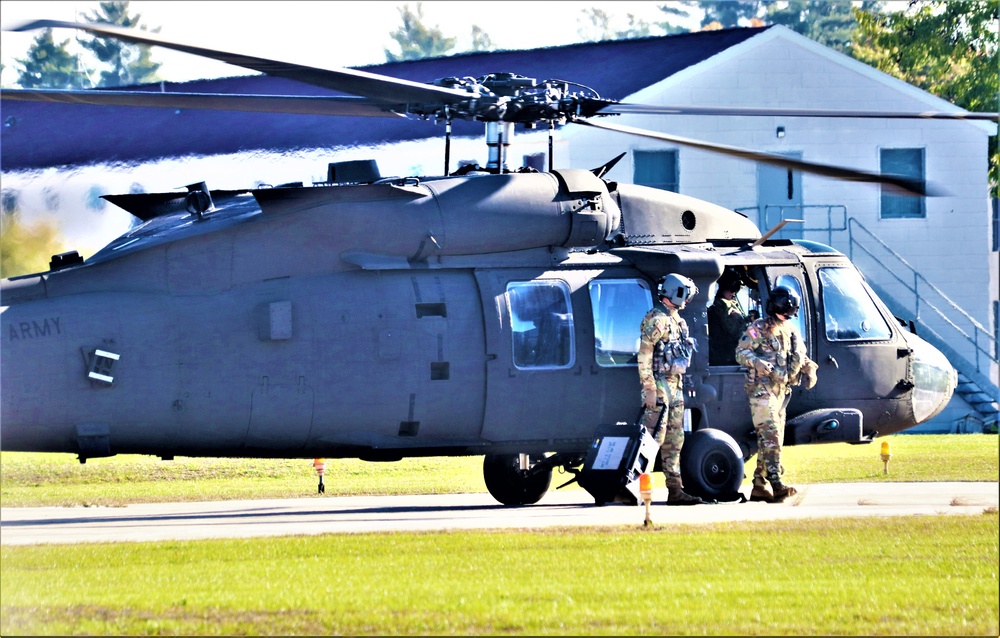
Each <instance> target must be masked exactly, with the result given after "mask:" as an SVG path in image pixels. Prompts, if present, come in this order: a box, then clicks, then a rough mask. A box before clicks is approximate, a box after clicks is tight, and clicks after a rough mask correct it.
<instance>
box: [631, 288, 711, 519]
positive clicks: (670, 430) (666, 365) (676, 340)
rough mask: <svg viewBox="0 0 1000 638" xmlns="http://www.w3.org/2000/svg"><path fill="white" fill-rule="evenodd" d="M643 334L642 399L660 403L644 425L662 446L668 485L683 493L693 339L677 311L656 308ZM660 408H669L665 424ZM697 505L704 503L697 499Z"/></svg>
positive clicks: (646, 319) (645, 320)
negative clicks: (686, 401) (652, 397)
mask: <svg viewBox="0 0 1000 638" xmlns="http://www.w3.org/2000/svg"><path fill="white" fill-rule="evenodd" d="M640 332H641V339H640V342H639V356H638V362H639V381H640V382H641V383H642V400H643V402H644V403H645V401H646V397H647V396H648V394H649V393H650V392H655V393H656V402H657V407H656V408H645V409H644V411H643V413H642V424H643V425H645V426H646V429H647V430H649V432H650V433H651V434H652V435H653V437H654V438H655V439H656V441H657V443H659V444H660V460H661V461H662V464H663V474H664V475H665V476H666V479H667V486H668V487H670V486H672V485H673V486H675V487H676V490H677V491H680V490H681V470H680V455H681V446H683V445H684V380H683V373H684V371H686V369H687V363H688V361H689V360H690V355H691V351H692V349H693V347H694V340H693V339H691V338H690V336H689V335H688V328H687V322H685V321H684V319H683V318H681V316H680V314H679V313H678V312H677V309H676V308H671V309H669V310H666V311H664V310H663V309H661V308H656V307H654V308H653V309H652V310H650V311H649V312H648V313H646V316H645V317H644V318H643V320H642V324H641V326H640ZM685 354H686V355H687V359H685V358H684V355H685ZM661 405H665V406H667V409H666V414H665V415H664V417H663V422H662V423H661V424H658V423H657V421H658V420H659V417H660V406H661ZM685 496H686V495H685ZM689 498H695V497H689ZM668 502H669V501H668ZM696 502H701V501H700V499H696Z"/></svg>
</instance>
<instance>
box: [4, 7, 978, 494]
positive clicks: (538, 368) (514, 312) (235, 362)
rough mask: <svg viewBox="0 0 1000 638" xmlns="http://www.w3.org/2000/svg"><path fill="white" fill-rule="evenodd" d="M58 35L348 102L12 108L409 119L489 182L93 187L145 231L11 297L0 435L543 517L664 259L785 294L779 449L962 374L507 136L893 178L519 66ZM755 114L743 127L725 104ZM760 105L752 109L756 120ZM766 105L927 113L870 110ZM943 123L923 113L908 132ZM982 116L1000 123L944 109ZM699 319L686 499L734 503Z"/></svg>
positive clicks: (732, 367)
mask: <svg viewBox="0 0 1000 638" xmlns="http://www.w3.org/2000/svg"><path fill="white" fill-rule="evenodd" d="M48 27H68V28H76V29H82V30H84V31H88V32H90V33H92V34H94V35H97V36H102V37H113V38H118V39H121V40H124V41H127V42H131V43H137V44H151V45H159V46H164V47H168V48H171V49H176V50H179V51H184V52H188V53H194V54H198V55H202V56H207V57H209V58H213V59H217V60H222V61H225V62H229V63H231V64H235V65H238V66H242V67H245V68H249V69H253V70H257V71H262V72H266V73H268V74H273V75H278V76H282V77H285V78H291V79H295V80H299V81H302V82H307V83H310V84H314V85H319V86H321V87H325V88H328V89H333V90H336V91H339V92H342V93H346V94H348V95H346V96H344V95H341V96H331V97H309V98H304V97H284V96H242V95H205V94H177V93H151V92H145V93H140V92H136V93H133V92H128V91H76V92H73V91H37V90H36V91H33V90H23V91H13V90H11V91H7V90H5V91H4V92H3V93H2V98H3V100H5V101H6V100H14V99H24V100H35V101H38V100H41V101H76V102H84V103H92V104H112V105H133V106H164V107H169V108H207V109H233V110H251V111H253V110H258V111H261V110H263V111H274V112H288V113H310V114H328V115H349V116H388V117H400V116H412V117H415V118H418V119H434V120H436V121H439V122H444V123H445V124H446V125H448V129H447V131H446V132H450V123H451V121H452V120H454V119H467V120H478V121H483V122H485V123H486V132H487V138H488V139H487V142H488V144H489V149H490V157H489V162H488V164H487V166H486V167H485V168H484V169H480V170H472V171H468V172H466V173H465V174H456V173H452V174H449V172H450V171H449V168H448V163H449V160H448V157H447V151H446V159H445V175H444V176H441V177H426V176H421V177H388V178H384V177H381V176H380V175H379V172H378V169H377V166H376V165H375V164H374V162H343V163H334V164H331V165H330V168H329V180H328V182H329V183H324V184H321V185H313V186H301V185H293V186H286V187H276V188H261V189H256V190H239V191H233V190H210V189H208V188H207V187H205V186H204V185H203V184H201V185H195V186H191V187H188V191H187V192H183V191H182V192H170V193H154V194H129V195H108V196H106V199H108V200H109V201H111V202H112V203H114V204H116V205H118V206H120V207H122V208H124V209H125V210H127V211H128V212H130V213H131V214H132V215H134V216H136V217H137V218H139V219H140V220H141V221H142V223H141V224H140V225H138V226H137V227H135V228H134V229H133V230H131V231H129V232H127V233H126V234H125V235H123V236H121V237H119V238H117V239H115V240H114V241H112V242H111V243H110V244H109V245H108V246H106V247H105V248H104V249H102V250H101V251H99V252H98V253H96V254H95V255H93V256H92V257H90V258H89V259H86V260H82V259H81V258H80V257H79V255H76V254H75V253H68V254H63V255H57V256H55V257H53V260H52V263H51V269H50V270H49V271H48V272H44V273H39V274H34V275H29V276H23V277H16V278H13V279H10V280H5V281H4V282H3V287H2V293H0V294H2V302H0V303H2V304H3V306H4V309H3V313H2V330H3V332H2V334H3V345H2V348H3V350H2V355H3V357H2V374H3V377H2V378H3V401H2V404H3V407H2V428H3V429H2V446H3V449H4V450H23V451H44V452H64V453H65V452H69V453H77V454H79V458H80V460H81V461H85V460H86V459H87V458H96V457H103V456H109V455H113V454H117V453H134V454H151V455H158V456H161V457H163V458H165V459H169V458H172V457H174V456H175V455H186V456H220V457H221V456H229V457H286V458H314V457H329V458H348V457H350V458H361V459H367V460H373V461H391V460H398V459H401V458H403V457H409V456H463V455H484V456H485V461H484V465H483V472H484V476H485V480H486V485H487V487H488V489H489V491H490V493H491V494H492V495H493V496H494V497H495V498H496V499H497V500H498V501H500V502H501V503H504V504H528V503H534V502H537V501H538V500H539V499H540V498H541V497H542V496H543V495H544V494H545V492H546V491H547V490H548V488H549V486H550V483H551V477H552V472H553V470H554V469H556V468H563V469H565V470H567V471H570V472H573V473H577V472H579V467H580V466H581V464H582V463H583V460H584V457H585V454H586V452H587V449H588V446H589V445H590V444H591V443H592V441H593V439H594V434H595V430H596V429H597V428H598V426H600V425H602V424H604V425H607V424H614V423H617V422H622V421H631V420H633V419H634V418H635V415H636V412H637V411H638V408H639V403H640V398H639V397H640V395H639V382H638V375H637V372H636V365H635V360H636V352H637V349H638V340H639V334H638V327H639V323H640V320H641V318H642V316H643V315H644V314H645V312H646V311H647V310H648V309H649V308H650V307H651V306H652V304H653V298H652V294H651V292H650V291H651V290H653V289H655V285H656V282H657V280H658V279H659V278H660V277H662V276H663V275H665V274H667V273H678V274H681V275H684V276H686V277H689V278H691V279H692V280H693V281H694V282H695V283H696V284H697V286H698V288H699V289H700V290H702V291H705V292H703V293H702V295H703V296H701V297H700V298H701V299H702V300H704V302H707V301H708V298H707V296H704V295H707V292H708V291H710V290H711V288H712V286H713V283H714V282H716V281H717V280H718V279H719V278H720V276H722V274H723V273H724V272H725V271H727V270H728V271H730V272H733V273H736V274H737V275H738V276H739V277H740V278H741V280H742V282H743V283H744V284H745V285H746V287H747V288H746V289H747V290H748V291H749V293H750V294H749V297H748V298H747V300H746V302H747V303H749V304H751V305H753V306H755V307H758V308H759V307H763V305H764V304H765V303H766V301H767V299H768V295H769V291H770V290H771V289H772V288H774V287H775V286H777V285H786V286H790V287H791V288H793V289H794V290H797V291H798V292H799V293H800V295H801V298H802V312H801V313H800V315H799V322H800V323H799V328H800V329H801V332H802V334H803V335H804V336H805V339H806V342H807V344H808V351H809V354H810V357H811V358H812V359H814V360H815V361H817V362H818V363H819V365H820V370H819V375H818V376H819V382H818V384H817V385H816V386H815V387H814V388H813V389H811V390H809V391H804V390H802V389H799V390H797V391H796V393H795V394H794V396H793V400H792V402H791V404H790V406H789V410H788V414H789V421H788V425H787V431H786V443H787V444H804V443H822V442H831V441H848V442H865V441H870V440H871V439H872V438H873V437H875V436H877V435H886V434H891V433H894V432H899V431H901V430H904V429H906V428H908V427H911V426H914V425H916V424H918V423H921V422H922V421H925V420H927V419H929V418H930V417H932V416H933V415H935V414H936V413H938V412H939V411H940V410H941V409H942V408H943V407H944V406H945V404H946V403H947V402H948V400H949V398H950V397H951V394H952V391H953V389H954V387H955V376H956V375H955V372H954V370H953V369H952V367H951V365H950V364H949V363H948V361H947V360H946V359H945V358H944V356H943V355H941V354H940V353H939V352H938V351H937V350H935V349H934V348H933V347H931V346H930V345H928V344H927V343H926V342H924V341H923V340H922V339H920V338H919V337H917V336H916V335H915V334H912V333H910V332H908V331H906V330H905V329H903V327H902V326H901V322H899V321H897V320H895V319H894V318H893V317H892V315H891V314H890V312H889V311H888V310H887V309H886V306H885V305H884V304H883V303H882V301H880V300H879V298H878V297H877V296H876V295H875V294H874V293H873V292H872V290H871V288H869V287H868V285H867V284H866V283H865V281H864V278H863V277H862V275H861V274H860V273H859V272H858V270H857V269H856V268H855V267H854V266H853V265H852V264H851V263H850V261H849V260H848V259H847V258H846V257H845V256H844V255H843V254H841V253H839V252H837V251H835V250H833V249H831V248H829V247H827V246H824V245H821V244H818V243H814V242H809V241H788V240H775V239H769V238H768V235H767V234H766V235H764V236H762V235H761V232H760V231H759V230H758V228H757V227H756V226H755V225H754V224H753V223H752V222H751V221H749V220H748V219H747V218H746V217H745V216H743V215H741V214H738V213H736V212H733V211H731V210H728V209H725V208H722V207H720V206H717V205H714V204H711V203H708V202H705V201H701V200H697V199H694V198H691V197H686V196H683V195H679V194H677V193H672V192H667V191H662V190H656V189H652V188H647V187H642V186H636V185H631V184H619V183H614V182H609V181H606V180H604V179H602V177H603V176H604V175H605V174H606V172H607V171H608V170H609V169H610V167H611V166H612V164H613V162H609V163H608V164H607V165H605V166H602V167H600V168H597V169H594V170H593V171H587V170H575V169H553V168H552V162H551V156H550V163H549V170H548V172H537V171H533V170H527V171H525V170H518V171H509V170H507V169H506V167H505V158H504V147H505V146H506V144H507V143H508V142H509V140H510V135H511V134H512V132H513V127H514V125H516V124H521V125H526V126H528V127H534V126H536V125H539V124H541V125H548V127H549V130H550V133H551V131H552V129H553V128H554V127H555V126H556V125H563V124H579V125H587V126H596V127H601V128H605V129H610V130H618V131H622V132H625V133H629V134H637V135H643V136H647V137H651V138H655V139H660V140H666V141H670V142H674V143H678V144H687V145H694V146H698V147H700V148H703V149H707V150H712V151H716V152H720V153H726V154H730V155H737V156H741V157H746V158H749V159H754V160H757V161H763V162H768V163H772V164H777V165H780V166H785V167H790V168H793V169H796V170H802V171H808V172H812V173H819V174H823V175H827V176H830V177H834V178H838V179H846V180H852V181H866V182H875V183H881V184H892V185H895V186H898V187H900V188H903V189H907V190H910V191H920V189H921V188H922V185H920V184H915V183H912V182H910V181H907V180H906V179H903V178H899V177H894V176H886V175H878V174H872V173H866V172H862V171H856V170H851V169H845V168H838V167H832V166H825V165H818V164H813V163H808V162H802V161H797V160H791V159H788V158H781V157H776V156H771V155H765V154H761V153H756V152H753V151H746V150H743V149H737V148H732V147H724V146H719V145H715V144H708V143H703V142H699V141H696V140H689V139H685V138H677V137H674V136H669V135H663V134H660V133H656V132H652V131H647V130H640V129H632V128H628V127H623V126H617V125H613V124H608V123H605V122H600V121H597V120H596V119H594V118H595V117H596V116H601V115H613V114H621V113H635V112H645V113H664V114H666V113H678V112H682V113H698V112H702V113H707V114H713V113H720V114H727V113H728V114H738V113H740V112H741V110H740V109H690V108H684V109H676V108H673V107H653V106H647V105H636V104H622V103H619V102H616V101H612V100H606V99H602V98H600V97H599V96H598V95H597V94H596V93H595V92H593V91H590V90H588V89H583V88H579V87H578V85H571V84H569V83H566V82H562V81H549V82H536V81H535V80H533V79H530V78H524V77H521V76H517V75H513V74H496V75H491V76H487V77H484V78H480V79H478V80H471V79H456V78H451V79H446V80H438V81H436V82H434V83H433V84H421V83H417V82H411V81H404V80H398V79H394V78H391V77H386V76H380V75H374V74H371V73H366V72H361V71H355V70H350V69H342V68H317V67H308V66H301V65H296V64H289V63H283V62H280V61H276V60H269V59H262V58H257V57H252V56H246V55H239V54H235V53H228V52H223V51H218V50H213V49H208V48H204V47H200V46H191V45H185V44H179V43H177V42H173V41H168V40H166V39H164V38H161V37H159V36H155V35H152V34H149V33H146V32H139V31H131V30H125V29H119V28H116V27H110V26H102V25H94V24H88V25H83V24H75V23H63V22H54V21H39V22H33V23H30V24H27V25H25V26H24V27H22V30H24V29H37V28H48ZM742 112H749V111H742ZM761 113H762V112H759V111H758V112H757V113H756V114H761ZM767 113H768V114H776V113H778V114H786V115H795V114H796V113H798V114H799V115H831V116H845V117H885V116H889V115H892V116H903V117H916V116H918V114H898V113H897V114H888V113H882V112H878V113H870V112H857V111H853V112H842V113H830V112H817V111H813V112H807V111H795V112H792V111H787V110H783V111H780V112H778V111H774V110H769V111H767ZM929 115H930V116H935V114H926V113H924V114H919V116H920V117H927V116H929ZM936 116H937V117H975V118H980V119H993V120H995V119H996V114H959V115H956V114H946V113H942V114H937V115H936ZM706 305H707V303H696V304H689V307H688V308H687V309H686V310H685V311H684V315H685V317H686V319H687V321H688V324H689V326H690V327H691V330H692V334H693V335H694V336H695V337H696V338H697V340H698V342H699V344H700V347H699V348H698V350H697V352H696V353H695V357H694V360H693V362H692V364H691V366H690V369H689V371H688V374H687V375H686V379H687V384H688V395H687V396H688V398H687V408H688V410H689V417H690V430H691V432H690V433H689V434H688V436H687V441H686V443H685V446H684V453H683V458H682V472H683V475H684V483H685V485H686V488H687V489H688V490H689V491H691V492H693V493H696V494H699V495H702V496H706V497H709V498H714V497H723V496H725V495H728V494H731V493H733V492H734V491H735V490H736V489H738V487H739V485H740V482H741V481H742V479H743V476H744V461H745V460H746V459H749V458H750V457H751V456H752V455H753V454H754V453H755V452H756V439H755V436H754V433H753V427H752V424H751V419H750V414H749V408H748V405H747V400H746V396H745V393H744V388H743V386H744V380H745V377H744V372H743V371H742V369H741V368H740V367H739V366H737V365H736V364H735V362H732V361H724V362H715V361H710V360H709V356H708V353H709V350H710V348H709V347H708V343H709V341H710V340H711V339H713V336H714V335H713V334H711V333H709V331H708V327H707V319H706Z"/></svg>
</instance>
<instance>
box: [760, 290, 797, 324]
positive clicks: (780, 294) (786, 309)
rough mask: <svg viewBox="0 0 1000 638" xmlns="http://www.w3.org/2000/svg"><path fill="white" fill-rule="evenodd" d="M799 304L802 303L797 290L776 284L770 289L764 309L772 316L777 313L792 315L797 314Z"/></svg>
mask: <svg viewBox="0 0 1000 638" xmlns="http://www.w3.org/2000/svg"><path fill="white" fill-rule="evenodd" d="M800 305H802V304H801V301H800V300H799V295H798V293H797V292H795V291H794V290H792V289H791V288H788V287H787V286H776V287H775V289H774V290H772V291H771V296H770V297H768V299H767V307H766V308H765V310H766V311H767V314H768V315H770V316H772V317H773V316H775V315H777V314H782V315H785V316H786V317H794V316H795V315H797V314H799V306H800Z"/></svg>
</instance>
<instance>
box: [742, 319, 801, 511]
mask: <svg viewBox="0 0 1000 638" xmlns="http://www.w3.org/2000/svg"><path fill="white" fill-rule="evenodd" d="M736 361H737V362H738V363H739V364H740V365H741V366H744V367H746V368H747V384H746V392H747V397H748V398H749V400H750V413H751V415H752V417H753V426H754V429H755V430H756V431H757V469H756V470H755V471H754V478H753V483H754V486H755V487H754V495H758V494H766V493H767V492H766V483H765V482H764V480H765V479H766V480H767V481H768V482H770V483H771V485H772V487H774V489H775V495H776V496H778V495H779V487H780V488H782V490H785V491H787V489H791V490H792V493H794V488H785V486H783V485H782V484H781V473H782V467H781V442H782V438H783V437H784V433H785V408H786V407H787V406H788V400H789V399H790V398H791V394H792V386H793V385H797V384H798V382H799V378H800V376H801V373H802V372H803V366H804V365H805V364H806V362H809V364H810V365H811V364H812V362H811V361H809V359H808V358H807V357H806V351H805V346H804V345H803V343H802V337H801V336H800V335H799V333H798V330H797V329H796V328H795V326H794V325H793V324H792V323H790V322H788V321H782V322H779V321H776V320H774V319H771V318H765V319H758V320H756V321H754V322H753V323H751V324H750V325H749V326H748V327H747V329H746V331H745V332H744V333H743V337H742V338H741V339H740V342H739V345H737V347H736ZM758 489H759V490H761V491H760V492H759V491H758ZM754 500H768V499H765V498H760V499H754Z"/></svg>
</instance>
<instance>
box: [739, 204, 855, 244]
mask: <svg viewBox="0 0 1000 638" xmlns="http://www.w3.org/2000/svg"><path fill="white" fill-rule="evenodd" d="M733 210H735V211H736V212H737V213H741V214H743V215H746V216H747V217H750V216H751V214H753V215H756V216H757V228H759V229H760V230H761V232H767V231H768V230H769V229H771V228H773V227H774V226H775V225H776V224H777V223H778V222H780V221H781V220H782V219H785V218H786V217H791V218H794V219H804V220H806V224H804V225H802V226H797V227H794V228H789V227H786V230H790V231H792V232H802V233H803V234H804V233H826V237H827V239H826V243H827V245H832V244H833V233H835V232H838V233H839V232H842V231H845V230H847V207H846V206H844V205H843V204H805V205H800V206H782V205H780V204H767V205H765V206H764V209H763V210H761V207H760V206H744V207H742V208H735V209H733ZM821 215H822V216H825V217H826V224H825V225H823V224H820V225H819V226H809V225H808V223H809V222H810V221H811V220H813V219H816V218H817V217H818V216H821ZM750 218H751V219H752V217H750ZM834 222H836V224H835V223H834Z"/></svg>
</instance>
